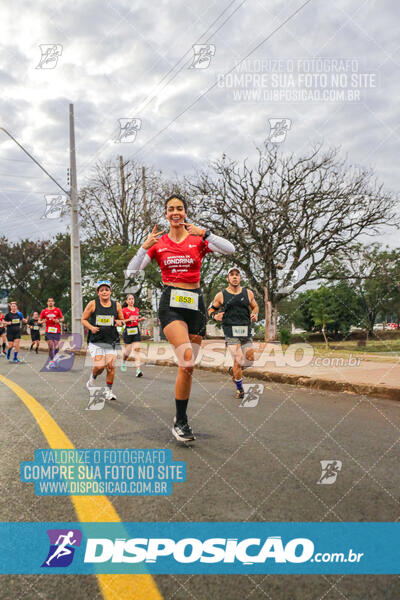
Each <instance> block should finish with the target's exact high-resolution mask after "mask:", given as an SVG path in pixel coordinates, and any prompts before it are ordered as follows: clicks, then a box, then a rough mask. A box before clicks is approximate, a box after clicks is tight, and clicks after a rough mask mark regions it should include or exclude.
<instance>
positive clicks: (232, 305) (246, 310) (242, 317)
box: [222, 287, 251, 337]
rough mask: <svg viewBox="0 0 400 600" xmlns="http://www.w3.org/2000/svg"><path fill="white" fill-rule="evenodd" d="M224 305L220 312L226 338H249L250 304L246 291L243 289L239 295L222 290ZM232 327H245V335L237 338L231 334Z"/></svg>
mask: <svg viewBox="0 0 400 600" xmlns="http://www.w3.org/2000/svg"><path fill="white" fill-rule="evenodd" d="M222 295H223V299H224V304H223V306H222V310H223V311H224V316H223V318H222V328H223V330H224V334H225V336H227V337H249V336H250V335H251V321H250V302H249V295H248V293H247V289H246V288H245V287H244V288H242V291H241V292H240V294H231V293H230V292H228V291H227V290H222ZM232 326H235V327H236V326H243V327H247V334H245V335H241V336H237V335H234V334H233V331H232Z"/></svg>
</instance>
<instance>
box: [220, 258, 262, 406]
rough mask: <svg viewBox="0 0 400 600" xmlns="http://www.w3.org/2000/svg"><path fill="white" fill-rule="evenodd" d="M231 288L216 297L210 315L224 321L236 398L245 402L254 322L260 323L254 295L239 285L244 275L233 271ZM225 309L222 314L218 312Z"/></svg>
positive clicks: (230, 279) (223, 326) (234, 268)
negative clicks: (244, 382) (246, 377)
mask: <svg viewBox="0 0 400 600" xmlns="http://www.w3.org/2000/svg"><path fill="white" fill-rule="evenodd" d="M226 279H227V281H228V287H227V288H226V289H224V290H222V291H221V292H218V294H217V295H216V296H215V298H214V300H213V302H212V304H211V306H210V307H209V309H208V314H209V316H210V317H211V318H213V319H215V321H222V328H223V330H224V335H225V343H226V345H227V347H228V348H229V350H230V352H231V354H232V358H233V368H232V367H230V368H229V373H230V375H232V379H233V381H234V383H235V385H236V398H244V389H243V380H242V370H243V368H245V367H250V366H251V365H252V364H253V362H254V348H253V338H252V337H251V322H252V321H257V318H258V304H257V302H256V300H255V298H254V293H253V292H252V291H251V290H248V289H247V288H245V287H242V286H241V285H240V280H241V275H240V271H239V269H238V268H237V267H232V268H231V269H229V271H228V275H227V278H226ZM220 308H222V312H219V313H217V311H218V310H219V309H220Z"/></svg>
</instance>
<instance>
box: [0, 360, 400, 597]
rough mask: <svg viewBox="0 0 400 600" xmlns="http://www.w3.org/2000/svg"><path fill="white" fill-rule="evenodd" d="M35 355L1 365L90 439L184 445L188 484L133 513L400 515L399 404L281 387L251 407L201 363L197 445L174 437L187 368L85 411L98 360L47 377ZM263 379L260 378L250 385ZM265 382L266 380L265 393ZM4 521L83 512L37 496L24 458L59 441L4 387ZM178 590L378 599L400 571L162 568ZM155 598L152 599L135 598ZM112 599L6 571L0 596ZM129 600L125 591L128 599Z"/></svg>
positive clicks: (121, 387)
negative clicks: (188, 572)
mask: <svg viewBox="0 0 400 600" xmlns="http://www.w3.org/2000/svg"><path fill="white" fill-rule="evenodd" d="M22 356H25V359H26V361H27V363H26V364H21V365H13V364H10V363H7V362H6V360H5V359H4V358H1V359H0V374H1V375H3V376H5V377H7V378H8V379H9V380H11V381H14V382H16V383H18V384H19V385H20V386H21V387H23V388H24V390H26V391H27V392H28V393H29V394H31V395H32V396H34V398H36V400H37V401H38V402H40V404H41V405H42V406H43V407H44V408H45V409H46V410H47V411H48V412H49V413H50V415H51V416H52V417H53V418H54V419H55V421H56V422H57V424H58V425H59V427H61V429H62V430H63V431H64V433H65V434H66V435H67V436H68V438H69V439H70V440H71V441H72V442H73V444H74V445H75V446H76V447H77V448H171V449H172V450H173V458H174V460H184V461H186V464H187V481H186V482H185V483H181V484H179V483H176V484H174V490H173V494H172V496H170V497H164V498H163V497H134V498H132V497H110V498H109V500H110V501H111V502H112V505H113V506H114V508H115V509H116V511H117V513H118V515H119V517H120V519H121V521H169V520H171V521H395V520H397V519H398V518H399V505H400V502H399V474H398V462H399V461H398V457H399V446H398V442H399V439H400V435H399V434H400V404H397V403H396V402H393V401H386V400H379V399H373V398H364V397H361V396H356V395H351V394H338V393H330V392H326V391H320V390H318V391H313V390H310V389H301V388H296V387H294V386H289V385H280V384H274V383H270V384H268V385H265V386H264V389H263V391H261V390H260V388H258V390H259V391H258V398H257V397H256V396H253V399H252V402H250V403H249V404H248V405H247V406H240V404H241V402H240V400H236V399H235V398H234V389H233V384H232V381H231V380H230V378H229V377H228V376H227V375H224V374H218V373H211V372H206V371H197V372H196V371H195V374H194V381H193V390H192V396H191V401H190V404H189V417H190V423H191V425H192V427H193V430H194V432H195V434H196V435H197V441H196V442H195V443H194V444H193V445H190V446H184V445H180V444H178V443H177V442H176V441H175V440H174V438H173V437H172V434H171V424H172V418H173V415H174V403H173V398H174V395H173V384H174V379H175V372H176V371H175V369H174V368H171V367H160V366H147V367H145V368H144V369H143V370H144V377H142V378H141V379H136V378H135V371H134V369H133V368H128V371H127V372H126V373H121V372H120V370H118V372H117V376H116V382H115V385H114V389H115V392H116V393H117V397H118V400H117V401H116V402H113V403H110V402H108V403H106V405H105V407H104V409H103V410H98V411H92V410H85V409H86V407H87V403H88V397H89V394H88V391H87V389H86V387H85V384H86V381H87V379H88V373H89V367H84V359H83V358H76V359H75V363H74V365H73V368H72V369H71V370H70V371H68V372H65V373H55V372H50V373H47V372H40V369H41V367H42V366H43V364H44V361H45V355H44V354H39V355H38V356H36V355H34V354H32V353H25V355H24V353H22ZM247 383H253V384H255V385H256V386H260V382H259V381H255V380H254V381H251V380H247ZM254 389H255V388H254ZM0 402H1V407H2V411H1V415H2V418H1V427H0V432H1V449H2V460H1V461H0V486H1V494H0V520H1V521H39V522H40V521H76V520H77V517H76V514H75V512H74V508H73V505H72V502H71V500H70V499H69V498H68V497H39V496H35V493H34V490H33V485H32V484H26V483H21V481H20V479H19V464H20V462H21V461H22V460H33V454H34V451H35V449H37V448H43V447H47V443H46V440H45V438H44V436H43V433H42V432H41V430H40V428H39V426H38V424H37V422H36V421H35V419H34V418H33V416H32V414H31V413H30V411H29V410H28V409H27V408H26V407H25V405H24V404H23V403H22V402H21V400H20V399H19V398H18V396H17V395H15V394H14V393H13V392H11V391H10V389H9V388H8V387H7V386H5V385H4V384H2V383H0ZM321 460H336V461H341V462H342V468H341V471H340V472H339V474H338V476H337V480H336V482H335V483H334V484H332V485H320V484H318V483H317V482H318V480H319V479H320V476H321V466H320V461H321ZM154 579H155V581H156V584H157V586H158V588H159V590H160V592H161V594H162V597H163V598H165V599H171V600H172V599H174V600H180V599H185V600H186V599H187V598H192V599H194V600H206V599H207V600H208V599H210V600H225V599H229V600H245V599H247V598H248V599H249V600H259V599H264V598H269V599H272V600H297V599H298V600H317V599H320V600H322V599H327V600H331V599H332V600H336V599H338V600H340V599H341V600H343V598H348V599H349V600H350V599H351V600H356V599H357V600H358V599H360V600H367V599H371V600H372V599H373V600H377V599H381V598H385V599H393V600H394V599H397V598H399V597H400V578H399V577H397V576H365V575H352V576H350V575H346V576H339V575H335V576H333V575H330V576H325V575H320V576H314V575H304V576H289V575H287V576H286V575H285V576H284V575H279V576H272V575H267V576H262V575H259V576H247V575H224V576H205V575H204V576H203V575H202V576H200V575H196V576H183V575H180V576H166V575H163V576H155V577H154ZM129 597H131V598H132V599H136V598H140V599H142V598H143V600H146V594H145V593H142V592H141V593H140V594H135V593H134V592H133V591H132V595H131V596H129ZM18 598H24V599H25V600H30V599H35V598H42V599H49V600H50V599H51V600H53V599H55V598H56V599H58V598H60V599H63V600H69V599H70V598H71V599H72V598H73V599H76V600H80V599H82V600H83V599H85V600H86V599H87V598H91V599H95V598H99V599H100V598H102V594H101V592H100V589H99V587H98V583H97V580H96V578H95V577H94V576H83V575H75V576H72V575H71V576H59V575H57V576H52V577H50V576H46V575H40V576H36V575H31V576H6V575H3V576H1V577H0V600H3V599H4V600H5V599H7V600H9V599H13V600H14V599H15V600H16V599H18ZM115 600H117V598H115Z"/></svg>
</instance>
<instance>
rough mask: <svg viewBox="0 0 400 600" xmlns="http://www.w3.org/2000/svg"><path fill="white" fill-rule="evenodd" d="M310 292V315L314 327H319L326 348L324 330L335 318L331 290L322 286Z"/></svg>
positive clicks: (326, 341) (326, 339) (326, 342)
mask: <svg viewBox="0 0 400 600" xmlns="http://www.w3.org/2000/svg"><path fill="white" fill-rule="evenodd" d="M312 291H313V293H312V295H311V302H310V311H311V315H312V318H313V321H314V323H315V325H317V326H320V327H321V331H322V335H323V336H324V340H325V345H326V347H327V348H328V338H327V337H326V328H327V325H328V324H330V323H334V321H335V317H336V314H335V305H334V300H333V293H332V289H329V288H327V287H325V286H322V287H320V288H318V289H317V290H312Z"/></svg>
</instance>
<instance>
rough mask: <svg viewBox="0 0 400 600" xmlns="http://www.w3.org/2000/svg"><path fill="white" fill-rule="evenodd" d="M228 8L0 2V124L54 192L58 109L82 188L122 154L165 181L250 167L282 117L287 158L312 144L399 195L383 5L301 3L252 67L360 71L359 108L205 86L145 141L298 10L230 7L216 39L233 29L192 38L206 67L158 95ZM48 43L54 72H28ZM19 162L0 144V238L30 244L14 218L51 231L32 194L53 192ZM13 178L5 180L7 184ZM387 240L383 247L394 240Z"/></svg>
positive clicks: (389, 43) (59, 170)
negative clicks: (246, 162)
mask: <svg viewBox="0 0 400 600" xmlns="http://www.w3.org/2000/svg"><path fill="white" fill-rule="evenodd" d="M227 5H228V3H227V4H226V5H224V6H222V5H221V3H214V2H210V3H209V4H208V5H204V4H199V3H195V2H189V3H188V2H184V1H183V0H179V1H178V2H176V3H170V2H158V3H156V4H151V3H149V2H144V0H138V1H137V2H135V3H134V4H132V3H131V2H129V1H128V0H119V1H115V0H107V1H105V0H98V1H96V0H89V1H86V2H84V3H78V4H75V5H73V4H72V3H71V2H69V1H66V0H65V1H64V0H62V1H61V2H60V1H59V2H57V3H53V4H51V5H49V3H48V2H44V0H38V1H37V2H35V3H34V4H32V3H30V2H28V1H22V2H18V3H16V4H15V5H12V4H9V5H8V6H5V5H4V4H3V6H2V7H1V8H0V19H1V22H2V23H3V32H2V40H1V47H0V57H1V58H0V84H1V86H2V99H1V100H0V114H1V118H2V124H3V126H5V127H6V128H8V129H9V130H10V131H11V133H12V134H13V135H15V137H17V139H19V140H20V141H21V142H22V143H24V144H25V145H26V147H27V148H28V149H29V150H30V151H31V152H32V153H33V154H34V155H35V156H36V157H37V158H38V159H40V160H41V161H43V163H44V164H45V166H48V168H49V169H50V170H51V172H52V173H55V174H56V175H57V177H59V178H60V182H61V183H62V184H65V170H66V168H67V167H68V143H69V139H68V104H69V102H73V103H74V106H75V117H76V140H77V159H78V166H79V168H80V172H79V176H80V181H83V179H84V177H85V176H86V175H87V174H88V173H89V172H90V168H91V167H92V166H93V164H94V161H95V160H96V159H98V158H103V159H104V158H107V157H109V156H112V155H116V154H117V153H118V152H123V153H124V155H126V156H133V155H135V154H136V152H137V151H138V150H139V149H140V148H142V146H143V145H144V144H147V145H146V146H145V148H144V149H143V151H142V152H140V153H139V155H138V156H137V158H138V159H140V160H143V161H145V162H146V163H147V164H152V165H154V166H155V167H157V168H160V169H162V170H163V171H164V172H166V173H170V174H171V176H173V175H174V173H180V174H183V173H185V174H187V173H190V172H192V171H194V170H195V168H201V167H202V166H204V165H205V164H206V163H207V162H208V161H209V160H210V159H215V158H217V157H218V156H220V155H221V154H222V153H223V152H226V153H227V154H228V155H230V156H232V157H233V158H237V159H240V158H244V157H246V156H248V157H250V158H251V157H252V156H254V148H255V145H256V144H261V143H262V141H263V139H264V138H265V137H266V135H267V134H268V127H267V123H268V118H271V117H287V118H290V119H291V120H292V129H291V130H290V132H289V134H288V136H287V139H286V141H285V143H284V146H283V147H282V148H283V150H284V151H288V152H289V151H290V152H291V151H293V152H301V151H305V150H306V149H307V147H308V146H309V145H310V144H311V143H313V142H317V141H321V140H323V141H324V143H325V145H328V146H329V145H333V146H341V147H342V150H343V153H344V154H347V155H348V157H349V159H350V160H351V161H352V162H354V163H359V164H366V165H368V166H371V167H373V168H374V169H375V170H376V172H377V175H378V177H379V178H380V179H381V180H382V181H383V182H384V183H385V184H386V185H387V186H388V187H389V188H392V189H397V188H398V187H399V175H398V168H397V162H398V160H397V159H398V155H399V150H398V146H399V129H398V108H397V104H398V97H399V94H398V92H399V76H398V75H399V63H400V61H398V59H397V46H398V34H397V27H396V20H395V18H394V16H395V14H396V11H397V5H396V4H395V3H394V2H393V1H391V0H386V1H385V0H384V1H382V2H365V0H363V1H358V2H356V3H353V4H352V5H351V7H350V6H349V3H348V2H346V1H345V0H340V2H336V3H334V4H333V3H317V2H311V3H310V4H308V5H307V6H306V7H305V8H304V9H303V10H301V11H300V12H299V14H298V15H297V16H296V17H294V18H293V20H291V21H290V22H289V23H288V24H287V25H286V26H284V27H282V28H281V29H280V30H279V31H277V32H276V33H275V34H274V35H273V36H272V37H271V39H270V40H268V41H267V42H266V43H265V44H264V45H263V46H262V47H261V48H260V49H258V50H257V52H256V53H255V54H254V55H253V56H252V59H259V60H263V61H267V60H277V59H282V61H285V63H284V64H286V65H287V64H289V63H288V62H287V61H296V59H298V58H303V59H308V60H309V59H312V58H319V57H322V58H330V59H340V58H344V59H348V60H353V61H357V65H358V69H359V71H360V72H363V73H373V74H374V73H375V74H376V75H377V87H376V88H371V89H364V90H361V100H360V101H359V102H349V101H346V102H311V101H308V102H300V103H293V102H289V103H286V102H283V101H274V100H271V99H266V100H263V101H257V102H250V101H248V100H244V99H242V100H237V99H236V100H235V99H234V97H233V91H232V90H231V89H228V90H227V89H222V88H221V87H219V86H216V87H214V88H213V89H212V90H211V91H210V92H209V93H208V94H207V95H206V97H204V98H202V99H201V100H200V101H199V102H197V103H196V104H195V105H194V106H193V107H192V108H191V109H190V110H188V111H186V112H185V113H184V114H183V115H182V116H181V117H180V118H179V119H177V120H176V121H175V122H174V123H173V124H171V125H170V126H169V127H168V129H167V130H166V131H165V132H164V133H162V134H160V135H159V136H158V137H156V139H155V140H154V141H153V142H151V143H147V142H148V141H149V140H150V139H151V138H152V137H153V136H155V135H156V134H157V133H158V132H159V131H160V130H161V129H162V128H164V127H166V126H168V124H169V123H170V121H171V120H173V119H174V118H175V117H176V116H177V115H178V114H179V113H180V112H181V111H184V110H185V108H186V107H188V106H189V105H190V104H191V103H192V102H193V101H194V100H195V99H196V98H197V97H198V96H199V95H200V94H202V93H203V92H204V91H205V90H207V88H208V87H209V86H212V85H213V84H214V82H215V81H216V78H217V76H218V75H219V74H221V73H224V72H226V71H227V70H229V69H230V68H232V67H233V66H234V65H235V63H237V62H238V60H240V58H242V57H244V56H245V55H246V54H247V53H248V52H249V51H250V50H251V49H252V48H254V47H255V46H256V45H257V43H259V42H260V41H261V40H263V39H264V38H265V37H266V36H267V35H268V34H269V33H270V32H271V31H273V30H274V28H276V27H277V26H278V25H279V24H281V23H282V22H283V20H284V19H285V18H287V17H288V16H289V15H290V14H291V13H292V12H293V11H294V10H295V9H296V8H297V7H298V6H300V5H301V3H300V2H293V1H292V2H285V3H282V2H278V1H277V0H275V1H274V2H270V3H268V4H267V5H266V4H265V3H263V2H262V1H261V0H260V1H256V2H245V3H244V4H243V6H241V7H240V8H238V7H239V5H240V0H237V1H236V2H235V3H234V4H233V5H232V7H231V8H230V9H229V10H227V12H226V13H225V14H224V16H223V17H221V19H220V20H219V21H218V23H217V24H216V25H215V26H214V27H213V30H215V29H216V28H217V27H218V26H219V25H220V24H221V23H222V22H223V20H224V19H226V18H227V16H228V15H229V14H230V12H232V11H233V10H234V9H236V8H238V10H237V11H236V12H235V14H234V15H233V16H232V18H231V19H229V20H228V22H227V23H226V24H225V25H224V26H223V27H222V28H221V29H220V30H219V31H218V32H217V33H215V35H213V34H212V31H210V32H209V33H208V34H207V35H206V36H205V37H204V38H203V41H205V40H206V39H208V38H210V39H209V41H210V42H212V43H214V44H215V45H216V54H215V56H214V57H213V58H212V60H211V65H210V67H209V68H208V69H205V70H197V69H191V70H188V69H187V68H186V67H185V68H183V69H182V70H181V72H180V73H179V74H178V75H177V76H176V78H175V79H174V81H173V82H172V83H171V84H170V85H169V86H167V87H165V88H164V89H161V88H162V85H164V84H162V85H161V86H160V87H158V88H157V83H158V82H159V81H160V79H161V78H162V77H163V76H164V75H165V74H166V73H167V72H168V71H169V69H170V68H171V67H172V66H173V65H174V64H175V63H176V62H177V61H178V60H179V59H180V57H181V56H182V55H184V54H185V52H186V51H187V50H190V48H191V46H192V45H193V44H194V43H195V42H197V41H198V38H199V37H200V36H201V35H202V34H203V33H204V32H205V31H206V30H207V28H208V27H209V25H210V24H211V23H212V22H213V21H214V20H215V19H216V18H217V17H218V15H219V14H220V13H221V12H222V10H223V9H224V8H225V7H226V6H227ZM45 43H54V44H62V46H63V51H62V55H61V56H60V57H59V62H58V65H57V67H56V68H55V69H49V70H44V69H36V68H35V67H36V66H37V65H38V62H39V59H40V51H39V44H45ZM190 57H191V54H189V55H188V57H187V58H186V61H187V62H190ZM154 90H158V93H156V97H155V98H154V99H153V100H152V101H151V102H150V103H149V104H148V105H147V106H146V107H145V108H143V106H144V104H145V103H146V99H148V97H149V95H150V94H151V93H154ZM139 107H142V108H143V110H142V113H141V114H137V112H136V111H137V110H138V109H139ZM122 117H139V118H141V119H142V129H141V130H140V131H139V132H138V135H137V139H136V142H135V143H134V144H133V145H129V146H128V145H117V144H114V143H113V142H112V139H113V136H115V133H116V131H117V121H118V119H119V118H122ZM6 159H7V160H6ZM10 159H13V160H10ZM15 159H16V160H15ZM25 159H27V157H26V156H25V155H23V154H22V153H21V152H20V151H19V150H18V149H17V148H16V147H14V146H13V145H12V144H11V143H10V142H8V141H7V138H5V137H1V139H0V186H1V190H2V194H1V196H0V217H1V216H2V215H3V216H4V215H6V216H7V222H8V225H9V228H8V232H9V234H10V235H12V236H14V237H18V236H25V235H26V233H27V227H26V223H25V222H24V220H21V219H20V214H21V211H22V214H24V215H25V220H26V219H31V220H32V226H31V227H28V230H29V232H30V233H31V234H32V235H35V231H38V232H39V233H38V235H39V234H41V235H48V234H49V233H50V232H51V231H53V230H52V229H51V227H54V223H53V224H52V223H51V222H50V224H49V228H48V229H46V227H44V226H43V221H40V214H41V208H40V207H41V203H42V200H39V199H40V191H41V190H43V194H44V193H50V192H51V191H53V190H52V184H51V182H50V181H47V180H46V178H45V176H44V175H42V174H41V172H40V171H39V169H38V168H37V167H35V166H34V165H33V164H29V163H28V162H17V160H25ZM27 160H28V159H27ZM13 161H15V162H13ZM10 175H15V176H16V177H15V178H14V180H13V179H12V177H10ZM19 189H31V190H33V191H35V194H34V198H35V200H32V198H27V197H26V196H25V195H23V194H18V192H17V191H12V192H11V191H10V190H19ZM36 192H37V193H36ZM10 203H12V205H13V206H18V207H20V209H21V210H20V212H18V211H13V212H12V214H10V211H9V210H8V209H9V206H10ZM43 203H44V200H43ZM65 227H66V222H65V223H61V224H60V230H62V229H65ZM387 239H388V240H390V241H391V243H393V236H391V237H387Z"/></svg>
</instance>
